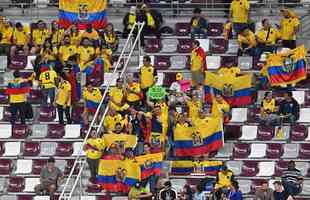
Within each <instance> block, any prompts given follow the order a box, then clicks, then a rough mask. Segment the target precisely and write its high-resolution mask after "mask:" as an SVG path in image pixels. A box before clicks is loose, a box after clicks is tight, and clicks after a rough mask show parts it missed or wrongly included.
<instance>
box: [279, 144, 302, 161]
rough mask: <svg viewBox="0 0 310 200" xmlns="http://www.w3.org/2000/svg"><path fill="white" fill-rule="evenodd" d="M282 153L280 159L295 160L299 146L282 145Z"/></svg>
mask: <svg viewBox="0 0 310 200" xmlns="http://www.w3.org/2000/svg"><path fill="white" fill-rule="evenodd" d="M283 148H284V153H283V155H282V158H297V157H298V151H299V145H298V144H284V147H283Z"/></svg>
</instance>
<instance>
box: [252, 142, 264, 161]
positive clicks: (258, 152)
mask: <svg viewBox="0 0 310 200" xmlns="http://www.w3.org/2000/svg"><path fill="white" fill-rule="evenodd" d="M266 149H267V145H266V144H252V145H251V154H250V155H249V158H263V157H265V155H266Z"/></svg>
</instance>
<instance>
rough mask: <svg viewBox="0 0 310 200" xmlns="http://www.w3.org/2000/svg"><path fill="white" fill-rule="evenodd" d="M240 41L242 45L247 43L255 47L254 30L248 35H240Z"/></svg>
mask: <svg viewBox="0 0 310 200" xmlns="http://www.w3.org/2000/svg"><path fill="white" fill-rule="evenodd" d="M238 42H239V45H240V46H241V45H242V44H247V45H249V47H255V46H256V37H255V35H254V33H253V32H252V31H249V34H248V35H247V36H243V35H241V34H239V35H238Z"/></svg>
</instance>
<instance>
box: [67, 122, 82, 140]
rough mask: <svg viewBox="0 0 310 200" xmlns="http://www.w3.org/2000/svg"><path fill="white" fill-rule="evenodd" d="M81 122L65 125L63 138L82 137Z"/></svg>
mask: <svg viewBox="0 0 310 200" xmlns="http://www.w3.org/2000/svg"><path fill="white" fill-rule="evenodd" d="M80 130H81V125H80V124H67V125H66V126H65V134H64V136H63V138H79V137H80Z"/></svg>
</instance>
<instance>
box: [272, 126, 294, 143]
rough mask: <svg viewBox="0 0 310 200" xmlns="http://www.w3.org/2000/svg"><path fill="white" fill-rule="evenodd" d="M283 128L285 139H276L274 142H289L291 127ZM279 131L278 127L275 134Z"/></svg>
mask: <svg viewBox="0 0 310 200" xmlns="http://www.w3.org/2000/svg"><path fill="white" fill-rule="evenodd" d="M281 128H282V131H283V133H284V138H274V140H287V139H289V138H290V132H291V126H281ZM278 130H279V126H276V127H275V130H274V132H275V133H277V131H278Z"/></svg>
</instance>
